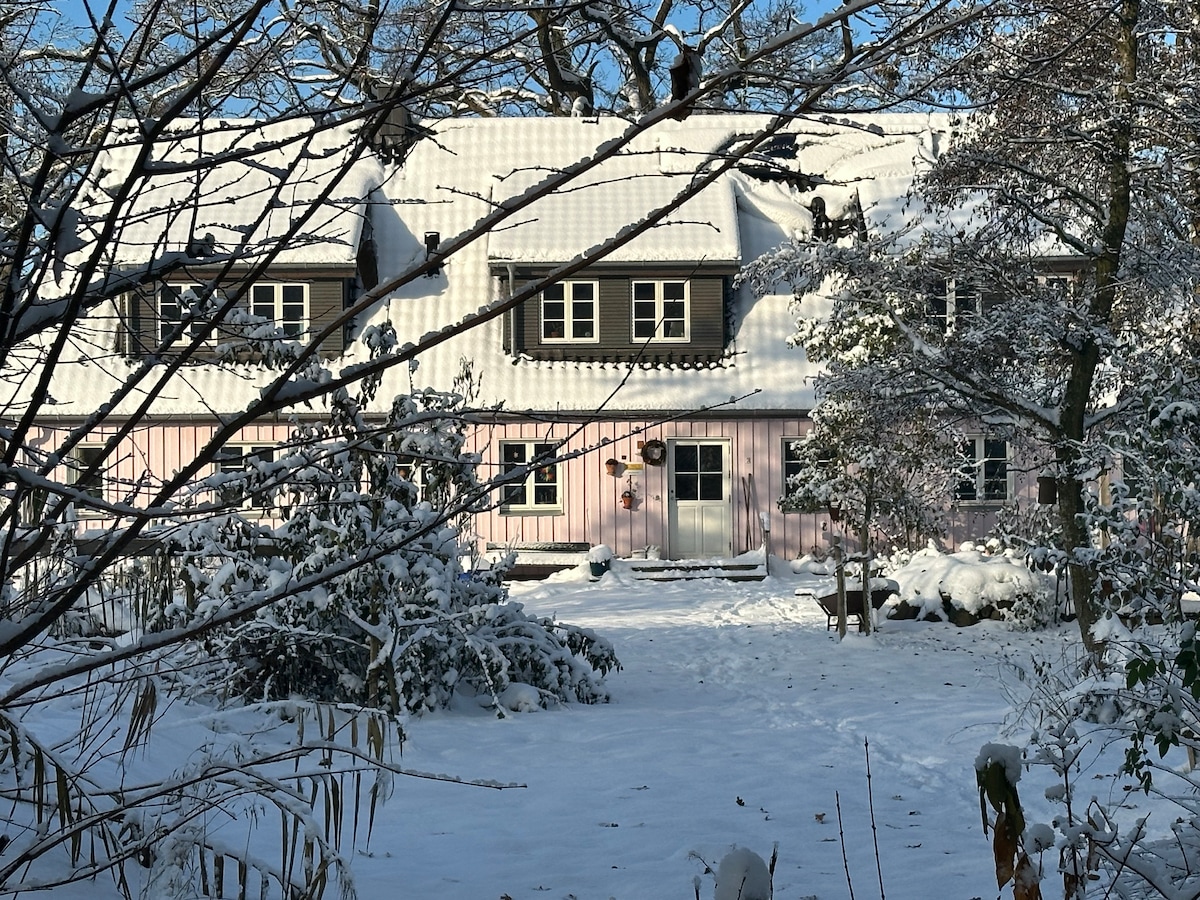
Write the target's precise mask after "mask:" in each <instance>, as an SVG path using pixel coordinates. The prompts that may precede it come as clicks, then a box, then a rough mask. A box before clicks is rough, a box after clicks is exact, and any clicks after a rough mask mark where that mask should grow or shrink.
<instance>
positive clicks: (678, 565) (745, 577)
mask: <svg viewBox="0 0 1200 900" xmlns="http://www.w3.org/2000/svg"><path fill="white" fill-rule="evenodd" d="M629 568H630V570H631V571H632V572H633V577H634V578H637V579H638V580H639V581H691V580H695V579H697V578H719V579H721V580H722V581H762V580H763V579H764V578H766V577H767V568H766V566H764V565H763V564H762V563H735V562H725V563H723V562H716V563H689V562H682V561H680V560H670V559H663V560H657V559H656V560H640V559H639V560H637V561H636V562H630V563H629Z"/></svg>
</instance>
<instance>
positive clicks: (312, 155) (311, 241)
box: [81, 118, 383, 267]
mask: <svg viewBox="0 0 1200 900" xmlns="http://www.w3.org/2000/svg"><path fill="white" fill-rule="evenodd" d="M354 144H355V139H354V134H353V131H352V130H351V129H350V128H349V127H347V126H341V127H330V128H324V127H319V126H317V125H316V124H315V123H314V122H313V121H312V120H311V119H306V118H296V119H291V120H288V121H284V122H275V123H271V124H268V125H263V124H261V123H259V122H256V121H252V120H212V121H202V122H196V121H181V122H179V123H177V124H176V126H175V127H174V128H173V129H172V130H171V131H169V132H168V133H167V134H166V135H165V136H163V137H161V138H159V139H158V140H156V141H154V142H153V143H152V144H147V143H146V142H145V141H144V140H143V139H142V137H141V134H140V133H139V131H138V130H137V129H136V128H133V127H132V126H129V127H127V128H125V129H118V131H117V132H116V134H115V135H114V136H113V138H112V139H111V140H110V141H109V142H108V144H107V145H106V146H105V148H104V149H103V150H102V151H101V152H100V154H99V157H98V159H97V170H98V172H99V173H100V177H99V178H98V179H97V181H96V183H95V186H94V190H92V191H90V192H89V193H88V195H87V196H86V198H85V200H86V201H87V204H88V208H86V209H85V220H86V219H87V218H90V216H88V215H87V213H91V214H92V215H95V214H103V213H105V212H107V210H108V209H109V207H110V206H111V203H112V202H113V192H114V191H117V190H119V189H120V188H121V187H122V186H123V185H124V184H126V182H127V181H129V174H130V173H131V172H138V173H141V174H139V175H138V177H137V178H136V180H135V181H134V182H133V184H134V185H135V188H134V191H133V193H132V194H131V196H130V197H129V198H128V200H126V201H125V202H124V203H123V207H122V213H121V216H120V228H119V229H118V231H117V234H116V235H115V239H114V240H112V241H111V242H108V245H107V247H106V250H107V252H108V258H109V260H110V261H111V263H110V264H111V265H115V266H135V267H141V266H145V265H146V263H147V261H148V260H149V259H151V258H156V257H159V256H161V255H163V254H167V253H187V252H188V248H189V246H192V245H194V244H197V243H200V244H203V243H204V242H205V241H207V242H208V244H209V247H208V250H207V252H208V253H210V254H215V255H217V256H224V255H227V254H229V255H235V256H238V257H239V258H241V259H243V260H244V261H246V262H247V263H251V262H255V261H256V259H257V258H258V257H259V256H260V255H261V254H262V253H264V252H267V251H272V250H274V249H275V248H276V247H277V246H279V245H280V244H281V243H282V249H281V250H280V251H279V252H278V254H277V256H276V257H275V261H276V262H277V263H279V264H286V265H310V266H311V265H334V266H353V265H354V262H355V254H356V252H357V248H358V243H359V238H360V236H361V234H362V226H363V210H364V202H365V198H366V196H367V194H368V193H369V191H370V190H371V188H372V187H373V186H375V185H377V184H379V182H380V181H381V180H382V177H383V168H382V166H381V165H380V164H379V163H378V162H377V161H376V160H375V159H374V158H372V157H371V156H369V155H368V156H367V157H366V158H364V159H361V160H357V161H356V160H355V159H354V158H353V156H352V153H353V147H354ZM143 154H146V156H145V159H142V156H143ZM214 159H215V160H216V164H210V162H209V161H210V160H214ZM198 161H203V162H201V163H200V164H197V163H198ZM326 192H328V197H327V199H325V200H324V201H323V202H322V203H320V204H319V205H317V206H316V207H315V209H314V207H313V202H314V201H315V200H317V199H318V198H319V197H321V196H322V195H323V194H324V193H326ZM310 209H313V210H314V211H313V214H312V215H311V216H310V217H309V218H308V219H307V220H306V221H301V219H302V217H303V216H304V215H305V214H306V213H308V212H309V210H310ZM289 235H290V237H289ZM81 237H82V238H83V242H84V243H85V244H87V243H90V242H89V241H88V238H89V235H87V234H84V235H82V236H81ZM90 237H92V238H93V239H98V238H99V236H98V235H91V236H90Z"/></svg>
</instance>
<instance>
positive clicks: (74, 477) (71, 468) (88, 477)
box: [67, 444, 104, 501]
mask: <svg viewBox="0 0 1200 900" xmlns="http://www.w3.org/2000/svg"><path fill="white" fill-rule="evenodd" d="M103 453H104V448H103V447H101V446H99V445H95V444H79V445H78V446H76V447H75V449H74V450H72V451H71V455H70V456H69V457H68V458H67V470H68V475H67V481H68V483H70V484H71V485H72V486H73V487H75V489H76V490H80V491H83V493H85V494H87V495H88V496H89V497H91V498H92V499H93V500H101V501H102V500H104V475H103V473H102V471H101V470H100V469H99V468H97V469H92V466H94V465H96V464H97V463H98V462H99V461H100V458H101V456H102V455H103ZM89 469H91V471H89Z"/></svg>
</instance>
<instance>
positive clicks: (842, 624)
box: [830, 535, 846, 640]
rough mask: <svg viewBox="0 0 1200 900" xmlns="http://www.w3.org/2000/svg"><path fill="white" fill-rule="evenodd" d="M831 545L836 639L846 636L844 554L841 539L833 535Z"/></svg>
mask: <svg viewBox="0 0 1200 900" xmlns="http://www.w3.org/2000/svg"><path fill="white" fill-rule="evenodd" d="M832 543H833V547H832V549H831V550H830V552H831V553H833V555H834V557H833V558H834V559H835V560H836V562H837V612H838V616H837V618H838V623H837V632H838V640H841V639H843V638H844V637H845V636H846V554H845V553H844V552H843V550H842V539H841V538H840V537H838V536H837V535H834V537H833V541H832Z"/></svg>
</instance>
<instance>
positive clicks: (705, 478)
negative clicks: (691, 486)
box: [700, 475, 725, 500]
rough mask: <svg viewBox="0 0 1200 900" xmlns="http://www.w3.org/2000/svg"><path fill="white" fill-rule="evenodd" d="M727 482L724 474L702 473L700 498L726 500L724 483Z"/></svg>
mask: <svg viewBox="0 0 1200 900" xmlns="http://www.w3.org/2000/svg"><path fill="white" fill-rule="evenodd" d="M724 482H725V478H724V476H723V475H701V476H700V499H701V500H724V499H725V497H724V494H723V491H722V485H723V484H724Z"/></svg>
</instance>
